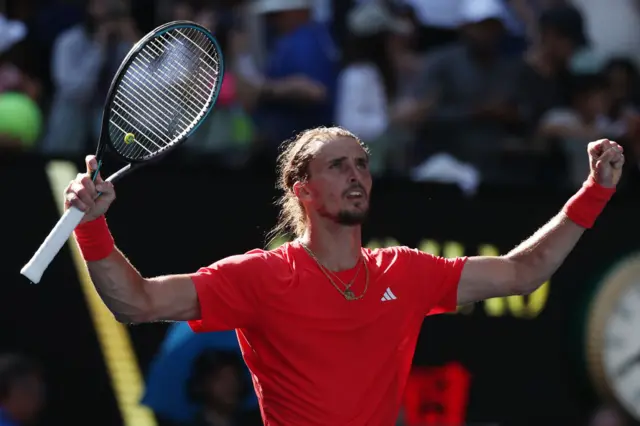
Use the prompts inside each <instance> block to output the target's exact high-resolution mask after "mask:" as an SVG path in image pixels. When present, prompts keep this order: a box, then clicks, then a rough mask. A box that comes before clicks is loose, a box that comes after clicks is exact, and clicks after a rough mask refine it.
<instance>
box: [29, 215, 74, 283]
mask: <svg viewBox="0 0 640 426" xmlns="http://www.w3.org/2000/svg"><path fill="white" fill-rule="evenodd" d="M83 217H84V212H82V211H81V210H78V209H77V208H75V207H73V206H71V207H69V208H68V209H67V211H66V212H64V214H63V215H62V217H61V218H60V220H58V223H57V224H56V226H54V227H53V229H52V230H51V232H50V233H49V235H48V236H47V238H46V239H45V240H44V242H43V243H42V245H41V246H40V248H39V249H38V251H36V252H35V254H34V255H33V257H32V258H31V260H30V261H29V262H28V263H27V264H26V265H24V266H23V267H22V269H21V270H20V273H21V274H22V275H24V276H25V277H27V278H28V279H29V280H30V281H31V282H32V283H34V284H38V283H39V282H40V278H42V274H43V273H44V271H45V270H46V269H47V268H48V267H49V264H50V263H51V262H52V261H53V259H54V258H55V257H56V255H57V254H58V252H59V251H60V250H61V249H62V247H63V246H64V245H65V243H66V242H67V241H68V240H69V237H70V236H71V234H73V231H74V229H76V226H78V225H79V224H80V222H81V221H82V218H83Z"/></svg>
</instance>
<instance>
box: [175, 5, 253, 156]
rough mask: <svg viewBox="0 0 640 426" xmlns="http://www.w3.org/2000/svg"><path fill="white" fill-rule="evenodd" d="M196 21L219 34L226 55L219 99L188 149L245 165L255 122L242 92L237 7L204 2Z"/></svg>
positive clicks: (251, 143) (198, 9)
mask: <svg viewBox="0 0 640 426" xmlns="http://www.w3.org/2000/svg"><path fill="white" fill-rule="evenodd" d="M193 13H194V15H193V18H192V20H194V21H195V22H197V23H198V24H200V25H202V26H203V27H205V28H208V29H209V30H210V31H212V32H213V33H214V34H215V35H216V39H217V40H218V43H219V44H220V48H221V49H222V52H224V55H225V59H227V61H226V62H225V73H224V79H223V81H222V86H221V88H220V93H219V95H218V100H217V102H216V108H215V109H214V110H213V111H212V113H211V114H210V115H209V117H208V118H207V120H206V121H205V122H204V123H203V125H202V127H201V128H200V130H199V131H198V132H197V133H196V134H195V135H193V136H192V140H191V142H190V143H189V145H188V148H187V149H188V150H190V151H192V152H195V153H209V154H211V153H214V154H217V155H218V156H220V157H221V159H222V160H223V162H224V165H225V167H242V166H244V165H245V164H246V163H247V161H248V160H249V157H250V155H251V148H252V146H253V137H254V134H253V125H252V122H251V117H250V115H249V114H248V112H247V111H248V109H249V108H250V107H251V104H250V103H246V102H245V101H246V99H244V98H243V97H242V96H241V94H240V93H239V91H240V90H239V85H240V83H239V82H238V80H237V77H236V76H237V72H236V61H235V60H234V58H235V57H236V56H237V53H238V52H237V51H238V50H239V49H241V48H242V47H239V46H238V45H237V44H238V43H237V42H236V39H237V38H238V37H241V36H242V35H240V34H239V33H240V32H241V30H242V29H241V28H237V27H236V25H237V22H236V19H235V16H236V15H235V10H234V9H233V8H232V9H228V8H216V7H215V6H213V5H210V4H205V5H204V6H202V7H200V8H195V9H193Z"/></svg>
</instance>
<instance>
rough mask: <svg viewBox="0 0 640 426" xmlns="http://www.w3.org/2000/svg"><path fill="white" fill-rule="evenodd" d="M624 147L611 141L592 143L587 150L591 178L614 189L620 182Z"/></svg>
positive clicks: (601, 140)
mask: <svg viewBox="0 0 640 426" xmlns="http://www.w3.org/2000/svg"><path fill="white" fill-rule="evenodd" d="M622 151H623V150H622V147H621V146H620V145H618V144H617V143H616V142H613V141H610V140H609V139H600V140H598V141H595V142H591V143H590V144H589V146H588V148H587V152H588V153H589V165H590V168H591V176H593V178H594V179H595V181H596V182H598V183H599V184H600V185H602V186H604V187H607V188H613V187H615V186H616V185H617V184H618V181H620V176H621V175H622V166H623V165H624V154H623V152H622Z"/></svg>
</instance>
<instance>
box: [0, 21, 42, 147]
mask: <svg viewBox="0 0 640 426" xmlns="http://www.w3.org/2000/svg"><path fill="white" fill-rule="evenodd" d="M26 35H27V28H26V26H25V24H24V23H22V22H20V21H10V20H8V19H6V17H4V16H3V15H0V149H11V150H13V149H18V150H21V149H24V148H25V147H32V146H33V145H34V144H35V143H36V141H37V140H38V137H39V136H40V132H41V129H42V113H41V112H40V107H39V105H38V104H37V101H38V100H39V98H40V92H41V90H40V83H39V81H37V80H36V79H35V78H33V77H32V75H31V71H33V70H32V69H29V67H28V62H29V61H28V59H27V58H25V56H27V55H29V52H28V49H27V48H26V46H25V45H24V44H23V41H24V39H25V37H26Z"/></svg>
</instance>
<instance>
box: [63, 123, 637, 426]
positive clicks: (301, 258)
mask: <svg viewBox="0 0 640 426" xmlns="http://www.w3.org/2000/svg"><path fill="white" fill-rule="evenodd" d="M588 153H589V158H590V165H591V173H590V175H589V176H588V178H587V180H586V182H585V184H584V186H583V187H582V188H581V189H580V190H579V191H578V192H577V193H576V195H575V196H573V197H572V198H571V199H570V200H569V201H568V202H567V204H566V205H565V206H564V208H563V209H562V211H561V212H560V213H558V214H557V215H556V216H555V217H554V218H553V219H551V221H550V222H549V223H547V224H546V225H544V226H543V227H542V228H541V229H540V230H539V231H538V232H536V233H535V234H534V235H533V236H532V237H531V238H529V239H528V240H526V241H525V242H523V243H522V244H520V245H519V246H518V247H516V248H515V249H513V250H512V251H511V252H509V253H508V254H507V255H504V256H500V257H469V258H464V257H463V258H457V259H445V258H441V257H436V256H432V255H430V254H427V253H423V252H420V251H418V250H415V249H410V248H407V247H390V248H384V249H376V250H369V249H366V248H363V247H362V241H361V229H360V227H361V223H362V222H363V220H364V219H365V216H366V215H367V210H368V208H369V197H370V195H371V186H372V179H371V174H370V172H369V169H368V163H369V156H368V153H367V150H366V148H365V147H364V145H363V144H362V142H360V140H358V138H357V137H356V136H354V135H353V134H352V133H350V132H348V131H346V130H343V129H341V128H317V129H312V130H308V131H305V132H304V133H302V134H301V135H300V136H299V137H298V138H296V139H295V140H293V141H292V142H291V143H290V144H289V145H288V146H287V147H286V149H285V150H284V152H283V154H282V155H281V158H280V178H279V179H280V181H279V184H280V186H281V188H282V190H283V191H284V195H283V197H282V199H281V207H282V215H281V222H280V225H279V227H278V228H277V229H278V230H285V229H286V230H290V231H291V232H292V233H293V234H295V236H296V239H295V240H294V241H293V242H291V243H287V244H284V245H282V246H280V247H279V248H277V249H274V250H271V251H264V250H252V251H250V252H248V253H246V254H242V255H237V256H231V257H228V258H226V259H222V260H219V261H217V262H215V263H213V264H212V265H210V266H207V267H203V268H201V269H200V270H199V271H197V272H195V273H193V274H188V275H170V276H164V277H157V278H144V277H142V276H141V275H140V273H139V272H138V271H137V270H136V269H135V268H134V267H133V266H132V265H131V264H130V263H129V262H128V261H127V259H126V258H125V256H124V255H123V254H122V253H121V252H120V251H119V250H117V249H116V248H115V245H114V240H113V238H112V236H111V234H110V232H109V229H108V227H107V222H106V220H105V216H104V214H105V212H106V211H107V208H108V207H109V205H110V204H111V202H112V201H113V200H114V199H115V192H114V189H113V186H112V185H110V184H107V183H105V182H103V181H102V180H101V179H100V178H98V179H97V180H96V185H95V186H94V184H93V183H92V182H91V179H90V178H89V174H85V175H81V176H78V178H77V179H76V180H74V181H73V182H71V184H70V185H69V187H68V189H67V191H66V198H67V205H74V206H76V207H78V208H79V209H82V210H84V211H85V212H86V217H85V219H84V222H83V223H82V224H81V225H80V226H79V227H78V228H77V229H76V231H75V237H76V240H77V242H78V244H79V247H80V249H81V251H82V253H83V255H84V258H85V260H86V262H87V265H88V267H89V271H90V273H91V277H92V279H93V282H94V284H95V286H96V288H97V291H98V293H99V294H100V295H101V296H102V299H103V300H104V302H105V304H106V305H107V306H108V308H109V309H110V310H111V312H113V314H114V315H115V317H116V318H117V319H118V320H119V321H121V322H125V323H141V322H151V321H166V320H169V321H188V322H189V324H190V326H191V328H192V329H193V330H194V331H196V332H207V331H216V330H230V329H235V330H237V334H238V340H239V343H240V346H241V348H242V352H243V356H244V359H245V362H246V364H247V366H248V367H249V369H250V370H251V372H252V376H253V384H254V388H255V391H256V393H257V395H258V398H259V400H260V407H261V411H262V417H263V420H264V423H265V424H266V425H278V426H279V425H296V426H300V425H319V426H320V425H321V426H327V425H331V426H344V425H352V426H364V425H369V426H371V425H384V426H390V425H393V424H394V423H395V420H396V417H397V415H398V412H399V407H400V404H401V397H402V393H403V390H404V386H405V382H406V379H407V376H408V374H409V371H410V368H411V361H412V357H413V354H414V350H415V345H416V340H417V338H418V333H419V331H420V327H421V324H422V321H423V318H424V317H425V316H426V315H432V314H436V313H442V312H450V311H453V310H455V309H456V306H457V305H463V304H467V303H472V302H476V301H479V300H482V299H487V298H492V297H505V296H510V295H515V294H527V293H531V292H532V291H534V290H535V289H536V288H538V286H540V285H541V284H542V283H544V282H545V281H547V280H548V279H549V278H550V277H551V275H552V274H553V273H554V272H555V271H556V269H558V267H559V266H560V265H561V264H562V262H563V261H564V259H565V257H566V256H567V255H568V254H569V252H570V251H571V250H572V248H573V247H574V245H575V244H576V243H577V242H578V239H579V238H580V236H581V235H582V234H583V233H584V231H585V229H588V228H591V227H592V226H593V224H594V222H595V220H596V218H597V217H598V215H599V214H600V212H601V211H602V210H603V208H604V207H605V205H606V204H607V202H608V200H609V199H610V198H611V196H612V195H613V193H614V192H615V187H616V184H617V183H618V180H619V179H620V174H621V169H622V165H623V162H624V157H623V154H622V149H621V147H620V146H619V145H618V144H617V143H615V142H612V141H609V140H599V141H597V142H593V143H591V144H589V147H588ZM87 166H88V168H89V169H95V167H96V164H95V159H94V158H93V157H88V158H87ZM97 191H100V192H102V196H101V197H99V198H97V200H96V201H94V199H95V198H96V196H97ZM427 214H428V213H427ZM203 226H216V224H203Z"/></svg>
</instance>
